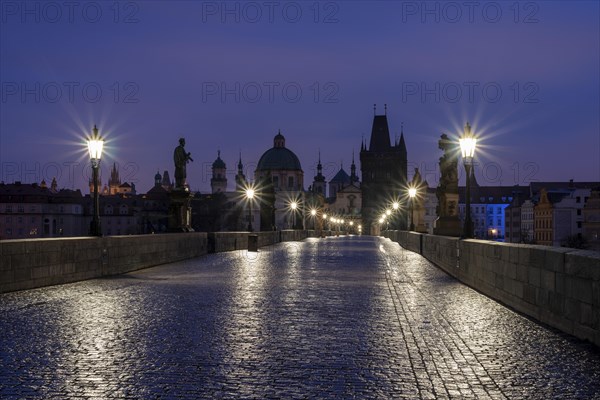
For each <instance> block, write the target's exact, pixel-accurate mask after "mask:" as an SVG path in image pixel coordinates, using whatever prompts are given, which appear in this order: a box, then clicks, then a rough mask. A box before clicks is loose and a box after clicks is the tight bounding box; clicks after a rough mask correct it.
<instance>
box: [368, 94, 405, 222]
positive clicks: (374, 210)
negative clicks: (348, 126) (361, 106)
mask: <svg viewBox="0 0 600 400" xmlns="http://www.w3.org/2000/svg"><path fill="white" fill-rule="evenodd" d="M385 109H386V113H385V114H384V115H377V113H376V112H375V115H374V117H373V127H372V129H371V139H370V141H369V146H368V147H367V146H366V144H365V143H364V142H363V143H361V149H360V167H361V173H362V185H361V191H362V218H363V232H365V233H369V234H370V233H372V232H373V228H374V227H375V225H374V224H376V223H378V219H379V218H380V216H381V215H382V214H383V213H384V212H385V210H386V209H391V207H392V203H393V201H394V200H398V201H400V209H399V210H398V211H396V212H395V214H394V215H392V223H391V224H390V228H392V227H394V228H395V229H407V220H406V218H407V214H406V212H407V208H408V207H407V205H408V203H407V200H406V199H407V197H408V196H407V194H406V191H407V185H406V183H407V182H406V177H407V169H408V161H407V154H406V144H405V142H404V132H403V129H402V131H401V135H400V141H399V142H396V143H394V145H392V144H391V143H390V130H389V127H388V120H387V105H386V107H385Z"/></svg>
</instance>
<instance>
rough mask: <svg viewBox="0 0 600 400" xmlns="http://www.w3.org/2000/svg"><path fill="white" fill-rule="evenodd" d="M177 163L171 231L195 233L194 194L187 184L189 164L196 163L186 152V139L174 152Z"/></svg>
mask: <svg viewBox="0 0 600 400" xmlns="http://www.w3.org/2000/svg"><path fill="white" fill-rule="evenodd" d="M173 161H174V162H175V187H174V189H173V191H171V193H170V197H171V205H170V206H169V231H170V232H193V231H194V229H193V228H192V226H191V225H192V207H191V200H192V194H191V193H190V189H189V185H188V184H187V182H186V177H187V163H188V162H190V161H194V160H193V159H192V157H191V153H188V152H186V151H185V139H184V138H181V139H179V146H177V147H176V148H175V151H174V152H173Z"/></svg>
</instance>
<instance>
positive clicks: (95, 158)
mask: <svg viewBox="0 0 600 400" xmlns="http://www.w3.org/2000/svg"><path fill="white" fill-rule="evenodd" d="M92 132H93V133H92V137H91V138H90V139H89V140H88V141H87V145H88V152H89V153H90V161H91V162H92V179H93V181H94V215H93V217H92V223H91V224H90V235H92V236H102V230H101V229H100V200H99V198H98V168H99V167H100V159H101V158H102V148H103V147H104V140H102V139H101V138H100V135H98V128H96V125H94V129H93V131H92Z"/></svg>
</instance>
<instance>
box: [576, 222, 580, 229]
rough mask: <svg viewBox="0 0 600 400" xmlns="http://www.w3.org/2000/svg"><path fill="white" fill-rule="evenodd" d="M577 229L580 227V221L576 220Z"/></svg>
mask: <svg viewBox="0 0 600 400" xmlns="http://www.w3.org/2000/svg"><path fill="white" fill-rule="evenodd" d="M577 229H581V221H577Z"/></svg>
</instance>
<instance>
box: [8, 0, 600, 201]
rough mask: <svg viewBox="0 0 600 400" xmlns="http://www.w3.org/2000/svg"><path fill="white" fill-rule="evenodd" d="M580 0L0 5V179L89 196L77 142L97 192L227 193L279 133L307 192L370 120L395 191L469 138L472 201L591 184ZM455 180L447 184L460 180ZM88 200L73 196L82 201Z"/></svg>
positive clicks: (598, 43) (596, 154)
mask: <svg viewBox="0 0 600 400" xmlns="http://www.w3.org/2000/svg"><path fill="white" fill-rule="evenodd" d="M599 16H600V9H599V3H598V2H596V1H538V2H512V1H499V2H486V1H483V2H474V3H469V2H420V1H419V2H413V1H397V2H391V1H390V2H388V1H339V2H328V1H322V2H316V1H298V2H287V1H282V2H220V1H217V2H214V1H131V2H128V1H121V2H118V3H115V2H112V1H95V2H94V1H90V2H87V1H83V2H72V3H69V2H62V1H58V2H52V1H5V0H2V1H0V23H1V25H0V46H1V47H0V81H1V85H2V86H1V88H0V89H1V93H0V94H1V99H0V180H2V181H5V182H12V181H16V180H20V181H23V182H35V181H37V182H39V181H41V179H46V180H47V181H49V180H51V179H52V177H54V176H56V177H57V179H58V184H59V187H66V188H80V189H84V188H86V187H87V176H89V171H90V169H89V161H88V160H87V154H86V149H85V143H84V138H85V136H86V135H89V133H90V131H91V129H92V127H93V125H94V124H97V125H98V127H99V129H100V132H101V134H102V135H103V136H104V137H105V139H106V140H107V143H106V152H105V157H104V158H103V160H102V168H103V170H102V174H103V182H106V179H107V178H108V168H109V167H110V166H112V164H113V163H116V164H117V165H118V166H119V169H120V175H121V178H122V180H123V181H128V182H134V183H135V184H136V186H137V189H138V191H139V192H145V191H147V190H149V189H150V188H151V187H152V185H153V177H154V175H155V173H156V172H157V171H160V172H161V173H162V171H164V170H169V172H170V174H171V177H173V161H172V154H173V149H174V148H175V147H176V146H177V142H178V138H179V137H185V138H186V141H187V146H186V147H187V149H188V151H190V152H191V153H192V157H193V158H194V160H195V161H194V163H193V164H191V165H190V166H189V167H188V182H189V183H190V186H191V188H192V189H194V190H200V191H201V192H204V193H206V192H208V191H209V190H210V166H211V164H212V162H213V161H214V160H215V158H216V156H217V151H218V150H220V151H221V156H222V158H223V160H224V161H225V162H226V164H227V167H228V170H229V172H228V177H229V179H230V181H229V189H230V190H232V189H233V187H234V182H233V176H234V174H235V172H236V164H237V160H238V156H239V154H240V152H241V154H242V160H243V162H244V164H245V167H246V171H245V173H246V175H247V176H250V177H252V176H253V173H254V168H255V166H256V163H257V162H258V159H259V158H260V156H261V154H262V153H263V152H264V151H265V150H267V149H268V148H270V147H271V146H272V145H273V137H274V136H275V135H276V134H277V131H278V130H279V129H280V130H281V132H282V134H283V135H285V137H286V140H287V141H286V146H287V147H288V148H289V149H291V150H292V151H294V152H295V153H296V154H297V155H298V157H299V158H300V161H301V163H302V168H303V170H304V174H305V178H304V186H305V188H308V186H309V185H310V184H311V183H312V178H313V176H314V175H315V166H316V162H317V156H318V152H319V151H320V152H321V160H322V163H323V165H324V169H325V171H324V172H325V174H326V176H327V178H331V177H332V176H333V175H334V174H335V173H336V172H337V170H338V169H339V167H340V164H341V165H343V166H344V169H346V171H348V172H349V166H350V163H351V159H352V153H353V151H354V152H355V157H356V161H357V164H358V168H359V169H360V164H359V154H358V153H359V150H360V144H361V140H362V138H363V137H365V139H366V140H368V138H369V135H370V130H371V123H372V117H373V104H374V103H377V111H378V113H383V112H384V104H387V107H388V110H387V114H388V120H389V124H390V130H391V134H392V140H393V139H394V137H395V136H397V135H399V134H400V131H401V125H403V130H404V135H405V139H406V144H407V148H408V160H409V175H412V171H413V169H414V167H419V168H420V170H421V171H422V175H423V176H424V177H425V178H426V179H427V181H428V182H429V184H430V185H431V186H435V185H437V182H438V170H437V162H438V158H439V157H440V156H441V151H440V150H439V149H438V146H437V141H438V139H439V136H440V135H441V134H442V133H448V134H450V135H454V136H456V135H458V134H460V132H461V129H462V126H463V125H464V124H465V123H466V122H467V121H469V122H470V123H471V124H472V125H473V128H474V130H475V131H476V133H477V134H478V136H479V143H480V147H479V148H478V153H477V162H478V164H477V167H476V176H477V179H478V181H479V183H480V184H481V185H515V184H528V183H529V182H530V181H532V180H538V181H559V180H563V181H564V180H568V179H575V180H576V181H600V115H599V113H600V111H599V110H600V95H599V91H600V90H599V88H600V82H599V76H600V54H599V53H600V32H599V21H600V18H599ZM462 173H463V171H462V168H461V174H462ZM86 191H87V190H86Z"/></svg>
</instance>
